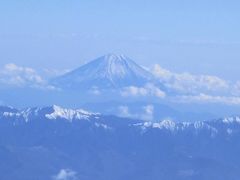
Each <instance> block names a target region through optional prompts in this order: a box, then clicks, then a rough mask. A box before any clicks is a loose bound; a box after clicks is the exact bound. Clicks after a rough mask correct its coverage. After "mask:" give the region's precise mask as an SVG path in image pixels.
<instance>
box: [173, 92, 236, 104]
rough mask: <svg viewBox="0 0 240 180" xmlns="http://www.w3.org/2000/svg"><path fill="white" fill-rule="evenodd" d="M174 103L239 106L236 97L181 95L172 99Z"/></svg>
mask: <svg viewBox="0 0 240 180" xmlns="http://www.w3.org/2000/svg"><path fill="white" fill-rule="evenodd" d="M172 100H173V101H174V102H178V103H179V102H181V103H217V104H225V105H240V97H236V96H217V95H216V96H212V95H208V94H203V93H201V94H199V95H183V96H177V97H174V98H172Z"/></svg>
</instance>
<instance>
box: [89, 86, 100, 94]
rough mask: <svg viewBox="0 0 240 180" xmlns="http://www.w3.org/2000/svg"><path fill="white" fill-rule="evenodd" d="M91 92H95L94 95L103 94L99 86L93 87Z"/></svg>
mask: <svg viewBox="0 0 240 180" xmlns="http://www.w3.org/2000/svg"><path fill="white" fill-rule="evenodd" d="M89 93H90V94H93V95H95V96H99V95H101V90H100V89H99V88H98V87H96V86H93V87H92V88H91V89H90V90H89Z"/></svg>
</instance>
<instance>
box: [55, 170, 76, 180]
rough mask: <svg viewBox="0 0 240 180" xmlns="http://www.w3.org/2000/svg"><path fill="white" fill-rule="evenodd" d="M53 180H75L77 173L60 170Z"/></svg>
mask: <svg viewBox="0 0 240 180" xmlns="http://www.w3.org/2000/svg"><path fill="white" fill-rule="evenodd" d="M53 179H54V180H77V173H76V172H75V171H72V170H71V169H61V170H60V171H59V173H58V174H57V175H55V176H53Z"/></svg>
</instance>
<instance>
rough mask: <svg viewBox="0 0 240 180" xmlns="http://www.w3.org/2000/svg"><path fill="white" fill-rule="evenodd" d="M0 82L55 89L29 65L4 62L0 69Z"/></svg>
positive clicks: (15, 85)
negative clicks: (23, 65)
mask: <svg viewBox="0 0 240 180" xmlns="http://www.w3.org/2000/svg"><path fill="white" fill-rule="evenodd" d="M0 84H1V85H3V86H10V87H32V88H40V89H47V90H55V89H56V88H55V87H54V86H51V85H48V84H47V81H46V80H44V79H43V78H42V77H41V76H40V75H39V74H38V73H37V71H36V70H34V69H32V68H29V67H22V66H17V65H16V64H12V63H11V64H6V65H5V66H4V67H3V68H2V69H0Z"/></svg>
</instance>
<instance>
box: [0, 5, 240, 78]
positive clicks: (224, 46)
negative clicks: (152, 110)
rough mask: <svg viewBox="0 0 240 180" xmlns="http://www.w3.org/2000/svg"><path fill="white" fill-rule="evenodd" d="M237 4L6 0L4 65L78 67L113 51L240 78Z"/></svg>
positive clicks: (0, 34) (0, 47)
mask: <svg viewBox="0 0 240 180" xmlns="http://www.w3.org/2000/svg"><path fill="white" fill-rule="evenodd" d="M239 6H240V2H239V1H237V0H231V1H226V0H224V1H223V0H222V1H221V0H212V1H207V0H202V1H190V0H188V1H187V0H182V1H179V0H168V1H162V0H149V1H139V0H138V1H137V0H131V1H130V0H122V1H121V2H120V1H116V0H115V1H113V0H101V1H96V0H92V1H87V0H85V1H81V0H42V1H37V0H21V1H19V0H8V1H1V2H0V24H1V25H0V26H1V28H0V59H1V60H0V66H3V65H4V64H7V63H10V62H11V63H15V64H18V65H22V66H28V67H33V68H35V69H39V68H56V69H65V68H67V69H68V68H74V67H77V66H79V65H81V64H82V63H84V62H85V61H87V60H91V59H94V58H95V57H97V56H101V55H103V54H106V53H109V52H113V53H123V54H126V55H128V56H130V57H131V58H132V59H134V60H136V61H137V62H138V63H139V64H143V65H145V66H150V65H151V64H155V63H158V64H161V66H162V67H164V68H167V69H170V70H171V71H175V72H190V73H196V74H212V75H217V76H220V77H222V78H224V79H230V80H238V77H239V75H240V72H239V65H240V61H239V59H240V53H239V48H240V36H239V32H240V23H239V19H240V12H239Z"/></svg>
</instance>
